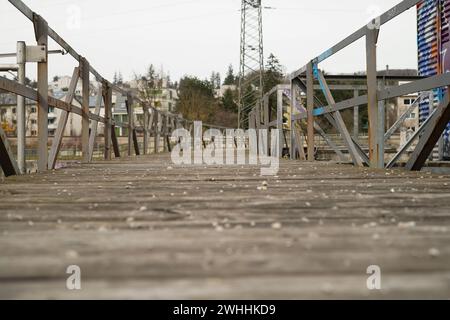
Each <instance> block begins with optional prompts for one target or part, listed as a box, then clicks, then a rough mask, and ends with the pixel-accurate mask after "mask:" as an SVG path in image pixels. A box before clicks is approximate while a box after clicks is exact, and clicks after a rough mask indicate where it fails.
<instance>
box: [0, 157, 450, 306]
mask: <svg viewBox="0 0 450 320" xmlns="http://www.w3.org/2000/svg"><path fill="white" fill-rule="evenodd" d="M259 173H260V170H259V167H240V166H239V167H204V166H201V167H188V168H182V167H177V166H174V165H172V164H171V163H170V160H169V157H168V156H167V155H157V156H155V155H152V156H147V157H138V158H130V159H121V160H119V161H117V160H114V161H110V162H103V161H102V162H95V163H92V164H88V165H80V164H76V165H73V166H71V167H69V168H66V169H61V170H58V171H54V172H49V173H46V174H40V175H32V176H23V177H13V178H8V179H6V180H5V181H4V182H3V183H0V298H8V299H9V298H32V299H38V298H50V299H61V298H68V299H79V298H106V299H116V298H137V299H184V298H192V299H231V298H238V299H241V298H246V299H261V298H263V299H270V298H272V299H302V298H312V299H316V298H325V299H337V298H362V299H374V298H385V299H390V298H444V299H448V298H450V246H449V245H450V176H439V175H431V174H428V173H409V172H405V171H388V172H386V171H374V170H371V169H358V168H355V167H352V166H345V165H336V164H333V163H302V162H297V161H287V160H286V161H283V162H282V163H281V169H280V173H279V176H278V177H261V176H260V175H259ZM265 182H267V186H266V183H265ZM265 189H267V190H265ZM69 265H78V266H80V268H81V272H82V290H81V291H69V290H67V289H66V279H67V277H68V275H67V274H66V268H67V266H69ZM370 265H378V266H380V268H381V271H382V290H380V291H369V290H368V289H367V287H366V280H367V277H368V275H367V274H366V269H367V267H368V266H370Z"/></svg>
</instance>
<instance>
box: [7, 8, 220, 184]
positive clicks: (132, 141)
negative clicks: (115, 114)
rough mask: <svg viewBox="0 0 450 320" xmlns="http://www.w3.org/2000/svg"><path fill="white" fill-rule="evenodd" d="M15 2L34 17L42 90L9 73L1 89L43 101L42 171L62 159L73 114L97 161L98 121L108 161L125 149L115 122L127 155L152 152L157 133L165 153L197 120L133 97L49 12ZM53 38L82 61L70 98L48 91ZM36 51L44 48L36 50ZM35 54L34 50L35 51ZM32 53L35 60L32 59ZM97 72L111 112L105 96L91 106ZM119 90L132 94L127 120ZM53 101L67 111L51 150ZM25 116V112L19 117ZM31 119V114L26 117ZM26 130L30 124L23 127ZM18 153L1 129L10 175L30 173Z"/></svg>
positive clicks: (87, 157)
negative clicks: (123, 137) (120, 117)
mask: <svg viewBox="0 0 450 320" xmlns="http://www.w3.org/2000/svg"><path fill="white" fill-rule="evenodd" d="M9 2H10V3H11V4H12V5H13V6H15V7H16V8H17V9H18V10H19V11H20V12H21V13H23V14H24V15H25V16H26V17H27V18H28V19H30V20H31V22H32V23H33V26H34V31H35V36H36V42H37V45H36V46H27V48H26V51H27V52H29V53H30V54H28V55H29V57H28V63H31V62H37V65H38V73H37V83H38V85H37V87H38V89H37V90H33V89H32V88H29V87H27V86H25V85H24V83H19V82H17V81H13V80H9V79H7V78H4V77H0V89H2V90H5V91H7V92H11V93H14V94H17V95H19V96H21V97H25V98H27V99H30V100H33V101H36V102H37V104H38V128H39V130H38V147H37V149H38V150H37V153H38V170H39V171H41V172H43V171H46V170H47V169H53V168H55V165H56V161H57V159H58V154H59V150H60V146H61V142H62V138H63V133H64V128H65V126H66V123H67V119H68V114H69V113H75V114H77V115H80V116H81V117H82V133H81V141H82V157H83V161H84V162H90V161H91V160H92V150H93V146H94V141H95V135H96V134H97V132H98V130H97V126H98V124H99V123H102V124H104V126H105V130H104V139H105V144H104V145H105V147H104V158H105V159H106V160H108V159H111V157H112V153H113V152H114V156H115V157H120V156H121V155H120V149H119V145H118V140H117V137H116V134H115V127H122V128H127V129H128V150H127V154H128V155H129V156H130V155H132V154H135V155H140V154H141V153H142V154H147V153H148V151H149V139H150V138H151V137H152V136H153V138H154V139H155V141H154V148H155V152H159V151H160V149H161V147H162V146H161V143H162V144H163V147H164V150H165V151H169V149H170V141H169V139H170V136H171V133H172V131H173V130H175V129H177V128H185V129H189V130H192V125H193V123H192V121H189V120H186V119H183V118H182V116H181V115H177V114H172V113H169V112H163V111H160V110H158V109H156V108H155V107H153V106H152V105H150V104H149V103H148V102H146V101H143V100H141V99H140V98H139V97H136V96H133V94H132V92H131V91H128V90H125V89H123V88H120V87H118V86H117V85H114V84H112V83H111V82H109V81H108V80H107V79H105V78H104V77H102V76H101V75H100V73H99V72H97V71H96V70H95V69H94V67H93V66H92V65H91V64H90V63H89V61H88V60H87V58H85V57H83V56H82V55H80V54H79V53H78V52H77V51H75V49H74V48H72V47H71V46H70V45H69V44H68V43H67V42H66V41H65V40H64V39H63V38H61V37H60V36H59V35H58V34H57V33H56V31H54V30H53V29H52V28H51V27H50V26H48V24H47V22H46V21H45V19H44V18H43V17H41V16H40V15H38V14H37V13H36V12H33V11H32V10H31V9H30V8H29V7H27V6H26V5H25V4H24V3H23V2H22V1H20V0H9ZM49 38H51V39H53V40H54V41H55V42H56V43H57V44H58V45H59V46H60V47H61V48H62V49H63V50H64V51H65V52H67V54H69V55H70V56H71V57H73V58H74V59H75V60H76V61H78V62H79V66H78V67H76V68H74V70H73V75H72V82H71V84H70V88H69V91H68V94H67V96H66V100H65V101H61V100H58V99H55V98H53V97H51V96H49V95H48V59H49V56H48V39H49ZM36 52H38V53H37V54H36ZM31 53H33V55H31ZM30 58H31V59H30ZM91 75H93V76H94V78H95V80H96V81H97V82H99V83H100V84H101V86H102V87H101V90H100V96H101V97H99V99H100V98H101V99H102V100H103V103H104V108H105V116H104V117H102V116H100V115H99V106H100V105H101V100H99V99H98V101H97V108H96V111H95V112H94V113H93V112H90V111H89V83H90V79H91ZM78 80H80V81H82V107H81V108H79V107H77V106H74V105H73V104H72V102H73V99H74V94H75V89H76V85H77V82H78ZM113 91H115V92H117V93H119V94H121V95H123V96H125V97H126V105H127V114H128V123H121V122H117V121H114V119H113V118H112V93H113ZM135 104H138V105H140V106H141V107H142V108H143V111H144V124H143V126H142V127H141V126H137V125H136V123H135V119H134V112H133V106H134V105H135ZM49 106H51V107H55V108H57V109H61V110H62V111H63V113H62V116H61V117H60V120H59V123H58V129H57V131H56V134H55V137H54V138H53V142H52V146H51V149H50V152H49V150H48V130H47V125H48V108H49ZM17 112H18V113H21V112H23V113H24V112H25V109H24V108H23V109H20V108H18V110H17ZM18 118H20V117H18ZM22 119H23V120H25V117H22ZM204 127H205V128H218V129H225V128H220V127H218V126H212V125H208V124H204ZM22 129H23V130H25V125H23V126H22ZM138 132H141V133H143V148H142V150H140V149H139V143H138V135H137V133H138ZM19 135H21V136H23V137H24V136H25V133H24V132H21V133H19ZM17 153H18V154H22V155H23V154H24V153H25V143H22V144H21V143H20V142H19V150H18V152H17ZM13 155H14V152H13V151H12V150H11V147H10V145H9V143H8V140H7V137H6V134H5V133H4V132H3V130H2V129H1V128H0V165H1V168H2V169H3V172H4V173H5V175H6V176H11V175H16V174H20V173H21V172H25V170H24V168H25V157H24V156H22V157H21V159H22V161H21V162H22V163H19V164H17V162H16V159H15V158H14V156H13Z"/></svg>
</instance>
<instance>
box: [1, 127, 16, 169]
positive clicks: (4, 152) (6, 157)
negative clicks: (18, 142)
mask: <svg viewBox="0 0 450 320" xmlns="http://www.w3.org/2000/svg"><path fill="white" fill-rule="evenodd" d="M0 168H1V169H2V170H3V173H4V175H5V176H6V177H9V176H13V175H17V174H20V171H19V167H18V166H17V162H16V159H15V158H14V154H13V152H12V150H11V146H10V145H9V141H8V137H7V136H6V134H5V132H4V131H3V128H2V126H1V125H0Z"/></svg>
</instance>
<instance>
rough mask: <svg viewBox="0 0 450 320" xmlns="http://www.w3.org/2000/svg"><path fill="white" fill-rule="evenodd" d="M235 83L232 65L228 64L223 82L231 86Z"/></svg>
mask: <svg viewBox="0 0 450 320" xmlns="http://www.w3.org/2000/svg"><path fill="white" fill-rule="evenodd" d="M235 83H236V77H235V76H234V70H233V65H231V64H230V65H229V66H228V71H227V76H226V77H225V80H224V81H223V84H224V85H226V86H231V85H233V84H235Z"/></svg>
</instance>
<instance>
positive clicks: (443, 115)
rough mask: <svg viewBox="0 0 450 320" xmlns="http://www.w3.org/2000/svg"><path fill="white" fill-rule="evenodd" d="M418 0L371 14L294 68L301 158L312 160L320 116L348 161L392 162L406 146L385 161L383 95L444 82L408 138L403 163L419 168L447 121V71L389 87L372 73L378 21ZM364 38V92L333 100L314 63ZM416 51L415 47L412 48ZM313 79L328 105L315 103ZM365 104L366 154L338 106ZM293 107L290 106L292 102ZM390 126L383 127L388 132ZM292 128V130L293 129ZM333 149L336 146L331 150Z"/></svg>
mask: <svg viewBox="0 0 450 320" xmlns="http://www.w3.org/2000/svg"><path fill="white" fill-rule="evenodd" d="M419 2H421V0H405V1H402V2H401V3H399V4H398V5H396V6H395V7H393V8H392V9H390V10H388V11H387V12H385V13H384V14H382V15H381V16H380V17H378V18H377V19H374V20H373V21H372V22H370V23H369V24H368V25H366V26H364V27H362V28H360V29H359V30H357V31H356V32H354V33H353V34H351V35H350V36H348V37H347V38H345V39H344V40H342V41H341V42H339V43H338V44H336V45H335V46H333V47H331V48H330V49H328V50H326V51H324V52H323V53H322V54H320V55H319V56H317V57H315V58H313V59H311V60H310V61H309V62H308V63H307V64H306V65H305V66H303V67H302V68H300V69H299V70H297V71H295V72H293V73H292V74H291V75H290V79H291V87H292V90H291V92H292V98H291V100H292V101H297V99H298V91H300V92H303V93H304V94H306V101H307V102H306V104H307V105H306V111H304V112H301V113H300V114H297V115H296V114H293V113H291V122H292V127H293V126H294V124H295V123H298V122H304V121H306V126H307V130H306V131H307V132H306V134H305V136H306V140H307V152H306V156H305V157H306V158H307V159H308V160H310V161H314V150H315V145H314V135H315V131H317V122H316V120H315V119H316V118H318V117H325V118H326V119H327V120H328V121H329V122H330V123H331V124H332V125H333V127H334V128H335V129H336V131H337V132H339V134H340V135H341V136H342V138H343V140H344V142H345V145H346V148H347V150H348V152H349V154H350V156H351V159H352V162H353V163H354V164H355V165H357V166H364V165H368V166H371V167H374V168H385V167H386V166H387V167H392V166H393V165H394V164H395V162H396V161H397V160H398V159H399V156H400V155H402V154H403V153H404V152H405V150H406V149H405V148H402V149H401V150H400V151H399V154H397V155H396V156H395V158H394V159H392V160H391V161H389V162H388V164H387V165H386V163H385V135H386V130H385V101H386V100H388V99H392V98H397V97H400V96H405V95H408V94H413V93H423V92H426V91H431V90H432V89H435V88H445V89H444V90H443V91H444V92H445V94H444V97H443V99H441V102H440V104H439V105H438V106H437V107H436V108H434V107H433V105H432V103H433V102H432V101H433V99H431V100H430V101H431V102H430V110H433V109H434V111H433V113H432V115H431V116H430V117H429V119H428V120H427V121H426V122H425V123H423V124H422V126H421V127H420V129H419V130H418V132H416V134H414V135H413V136H412V137H411V139H410V141H409V143H407V145H408V146H410V145H411V143H410V142H411V141H412V140H413V139H417V138H419V137H420V140H419V142H418V144H417V146H416V148H415V149H414V151H413V152H412V154H411V156H410V158H409V160H408V162H407V164H406V168H407V169H409V170H420V169H421V168H422V167H423V166H424V164H425V162H426V160H427V158H428V156H429V155H430V153H431V152H432V150H433V148H434V147H435V145H436V144H437V142H438V140H439V139H440V137H441V135H442V133H443V132H444V130H445V127H446V125H447V123H448V122H449V121H450V108H449V107H448V105H449V91H448V86H449V85H450V73H444V74H439V75H436V76H432V77H427V78H421V77H417V79H415V80H414V81H412V82H410V83H407V84H403V85H398V86H394V87H389V88H387V87H384V85H383V83H382V82H381V81H378V80H379V76H378V73H377V68H376V67H377V42H378V35H379V32H380V29H381V27H382V26H383V25H384V24H386V23H387V22H389V21H391V20H392V19H394V18H396V17H397V16H399V15H401V14H402V13H404V12H405V11H407V10H409V9H411V8H413V7H414V6H416V5H417V4H418V3H419ZM363 38H364V39H365V42H366V75H365V79H366V82H367V94H366V95H361V96H357V97H354V98H352V99H348V100H345V101H339V102H336V101H335V100H334V97H333V95H332V93H331V90H330V86H329V85H328V83H327V80H326V77H325V76H324V74H323V73H322V71H321V70H320V69H319V64H320V63H321V62H323V61H325V60H326V59H328V58H330V57H331V56H333V55H334V54H336V53H338V52H340V51H341V50H343V49H345V48H347V47H348V46H350V45H351V44H353V43H354V42H356V41H358V40H359V39H363ZM415 54H416V53H415ZM315 82H316V83H318V84H319V85H320V90H321V91H322V92H323V94H324V96H325V99H326V102H327V105H325V106H323V105H322V106H316V97H315V94H314V89H315V88H314V86H315ZM362 105H367V107H368V115H369V154H368V155H367V154H366V153H365V152H364V151H363V150H362V148H361V146H360V145H359V143H358V142H357V141H356V140H355V139H354V138H353V137H352V135H351V134H350V133H349V130H348V129H347V127H346V124H345V123H344V120H343V118H342V115H341V111H343V110H347V109H349V108H354V107H357V106H362ZM291 108H293V107H291ZM391 132H392V130H389V131H388V133H391ZM293 134H294V132H292V135H293ZM295 148H296V145H295V139H293V137H292V138H291V149H292V150H295ZM336 152H337V151H336ZM291 157H292V158H293V159H294V158H296V157H297V154H296V153H295V152H291Z"/></svg>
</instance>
